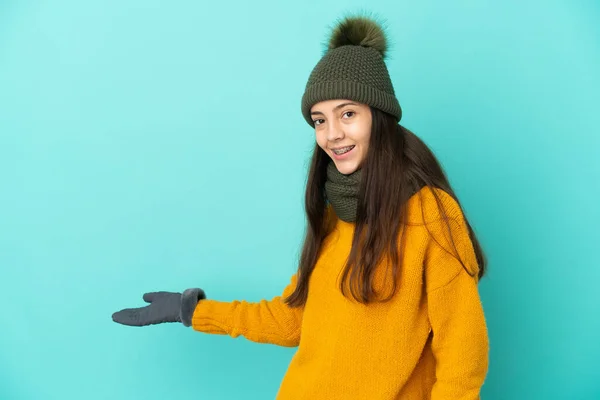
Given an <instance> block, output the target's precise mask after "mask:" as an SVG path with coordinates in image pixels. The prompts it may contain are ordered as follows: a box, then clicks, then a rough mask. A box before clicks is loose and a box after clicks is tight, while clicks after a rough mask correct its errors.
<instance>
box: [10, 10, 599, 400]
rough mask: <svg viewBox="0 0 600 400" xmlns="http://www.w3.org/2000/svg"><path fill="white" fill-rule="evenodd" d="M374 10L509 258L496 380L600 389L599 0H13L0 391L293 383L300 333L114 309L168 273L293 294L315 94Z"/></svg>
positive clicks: (224, 288) (481, 218) (166, 283)
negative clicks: (121, 315)
mask: <svg viewBox="0 0 600 400" xmlns="http://www.w3.org/2000/svg"><path fill="white" fill-rule="evenodd" d="M367 5H368V7H367ZM360 10H366V11H367V12H373V13H375V15H377V16H379V17H380V18H382V19H384V21H385V22H386V23H387V26H388V34H389V37H390V40H391V48H390V52H389V54H390V56H389V59H388V66H389V70H390V74H391V76H392V79H393V81H394V85H395V88H396V91H397V94H398V97H399V99H400V102H401V104H402V106H403V110H404V118H403V120H402V123H403V124H404V125H405V126H406V127H408V128H409V129H411V130H413V131H414V132H415V133H417V134H418V135H419V136H421V137H422V138H423V139H424V140H425V141H426V142H427V143H428V144H429V145H430V146H431V147H432V149H433V150H434V151H435V152H436V154H437V155H438V157H439V159H440V160H441V162H442V163H443V165H444V167H445V168H446V171H447V172H448V174H449V176H450V179H451V182H452V184H453V185H454V187H455V188H456V191H457V192H458V194H459V197H460V199H461V201H462V202H463V205H464V206H465V211H466V214H467V216H468V217H469V218H470V220H471V223H472V224H473V226H474V228H475V230H476V231H477V233H478V234H479V237H480V239H481V241H482V245H483V246H484V249H485V251H486V253H487V255H488V257H489V260H490V266H489V274H488V277H487V278H486V279H484V280H483V281H482V283H481V286H480V287H481V296H482V300H483V303H484V307H485V311H486V316H487V320H488V325H489V332H490V341H491V353H490V361H491V363H490V371H489V375H488V379H487V381H486V384H485V386H484V388H483V397H484V398H485V399H488V400H492V399H598V398H600V383H598V382H599V380H600V369H599V368H598V359H599V358H600V336H599V335H598V332H599V331H600V312H599V308H600V307H599V305H600V291H599V290H598V282H599V278H600V268H598V267H599V266H600V265H599V262H598V247H599V244H598V243H599V235H598V224H599V223H600V211H599V208H600V207H599V201H598V199H599V195H600V161H599V157H598V156H599V155H600V139H599V136H600V132H599V129H598V126H600V112H599V111H598V107H599V106H600V73H599V71H600V24H598V20H599V17H600V5H599V3H598V2H597V1H575V2H570V1H569V2H568V1H562V2H541V1H539V2H534V1H529V2H517V1H504V2H492V1H485V2H484V1H460V2H453V4H452V5H450V4H449V2H443V1H420V2H416V1H411V2H406V1H404V2H400V1H381V0H370V1H369V2H366V1H352V0H349V1H344V2H338V1H333V0H319V1H315V0H312V1H308V0H306V1H296V2H282V1H274V0H271V1H260V2H245V1H244V2H242V1H237V2H233V3H232V2H226V1H219V2H194V1H177V2H166V1H165V2H160V1H148V0H145V1H141V0H136V1H127V2H123V1H115V0H103V1H85V2H82V1H52V2H50V1H21V2H17V1H10V0H8V1H7V0H4V1H1V2H0V304H1V305H2V312H1V315H2V317H1V318H2V327H1V333H0V399H27V400H29V399H45V400H50V399H61V400H70V399H79V398H85V399H89V400H93V399H107V398H110V399H112V400H118V399H134V398H135V399H142V398H143V399H146V400H154V399H156V400H165V399H176V398H180V399H184V398H202V399H240V398H246V399H269V398H274V396H275V394H276V392H277V389H278V386H279V382H280V381H281V379H282V377H283V375H284V373H285V369H286V367H287V364H288V362H289V361H290V358H291V357H292V355H293V352H294V351H295V349H289V348H281V347H276V346H270V345H259V344H255V343H251V342H249V341H247V340H246V339H244V338H238V339H232V338H230V337H227V336H216V335H207V334H201V333H198V332H194V331H192V330H190V329H185V328H183V327H182V326H181V325H175V324H170V325H161V326H155V327H149V328H130V327H124V326H121V325H117V324H115V323H113V322H112V320H111V318H110V316H111V314H112V313H113V312H114V311H116V310H119V309H121V308H124V307H135V306H138V305H143V302H142V300H141V295H142V293H143V292H145V291H149V290H175V291H181V290H183V289H185V288H187V287H190V286H201V287H203V288H204V289H205V290H206V292H207V293H208V295H209V296H210V297H211V298H215V299H219V300H226V301H229V300H234V299H245V300H249V301H258V300H260V299H262V298H271V297H272V296H275V295H278V294H279V293H280V292H281V290H282V289H283V287H284V286H285V285H286V284H287V282H288V279H289V277H290V275H291V274H292V273H293V272H294V270H295V268H296V261H297V258H298V255H299V252H300V245H301V240H302V238H303V230H304V215H303V193H304V182H305V174H306V169H307V167H308V160H309V157H310V151H311V149H312V146H313V143H314V136H313V132H312V130H311V129H310V127H309V126H308V125H307V124H306V123H305V122H304V120H303V119H302V116H301V114H300V98H301V96H302V92H303V89H304V85H305V83H306V79H307V78H308V74H309V73H310V70H311V69H312V68H313V66H314V65H315V63H316V62H317V61H318V59H319V57H320V55H321V51H322V49H323V47H322V44H323V43H324V42H325V41H326V39H327V35H328V33H329V28H330V27H331V25H332V24H333V22H334V21H335V20H336V18H338V17H340V16H341V15H342V14H344V13H346V12H355V11H360Z"/></svg>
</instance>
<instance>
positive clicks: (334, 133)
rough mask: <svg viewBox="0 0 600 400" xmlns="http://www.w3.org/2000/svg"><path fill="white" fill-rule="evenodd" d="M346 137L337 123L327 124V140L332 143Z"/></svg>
mask: <svg viewBox="0 0 600 400" xmlns="http://www.w3.org/2000/svg"><path fill="white" fill-rule="evenodd" d="M343 137H344V131H343V129H342V128H341V127H340V126H339V125H338V124H337V123H336V122H332V123H330V124H327V140H328V141H330V142H335V141H337V140H339V139H342V138H343Z"/></svg>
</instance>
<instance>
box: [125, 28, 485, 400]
mask: <svg viewBox="0 0 600 400" xmlns="http://www.w3.org/2000/svg"><path fill="white" fill-rule="evenodd" d="M386 48H387V45H386V38H385V34H384V32H383V30H382V27H381V26H380V25H379V24H378V23H377V22H375V21H374V20H372V19H370V18H368V17H360V16H359V17H346V18H345V19H343V20H341V21H340V22H339V23H338V24H337V25H336V27H335V29H334V31H333V32H332V35H331V37H330V41H329V46H328V50H327V51H326V53H325V54H324V55H323V57H322V59H321V60H320V61H319V62H318V64H317V65H316V67H315V68H314V70H313V71H312V73H311V75H310V77H309V80H308V84H307V85H306V91H305V93H304V95H303V98H302V113H303V116H304V118H305V119H306V121H307V122H308V124H309V125H310V126H311V127H312V128H313V129H314V132H315V139H316V144H315V148H314V153H313V156H312V163H311V166H310V171H309V176H308V182H307V188H306V198H305V210H306V216H307V219H308V226H307V232H306V238H305V241H304V245H303V250H302V255H301V258H300V263H299V267H298V271H297V272H296V273H295V274H294V275H293V276H292V277H291V281H290V283H289V285H288V286H287V287H286V288H285V289H284V290H283V293H282V295H281V296H277V297H274V298H273V299H271V300H269V301H267V300H261V301H260V302H255V303H251V302H246V301H233V302H222V301H217V300H212V299H207V298H206V295H205V293H204V291H203V290H202V289H200V288H192V289H187V290H185V291H183V293H172V292H154V293H146V294H144V296H143V299H144V300H145V301H146V302H148V303H150V304H149V305H147V306H145V307H142V308H132V309H124V310H121V311H119V312H117V313H115V314H113V320H114V321H116V322H118V323H121V324H125V325H133V326H144V325H152V324H157V323H166V322H180V323H182V324H183V325H185V326H191V327H192V328H193V329H195V330H197V331H200V332H205V333H212V334H226V335H230V336H231V337H234V338H235V337H238V336H240V335H242V336H244V337H245V338H247V339H249V340H251V341H254V342H258V343H271V344H276V345H280V346H290V347H296V346H297V347H298V349H297V351H296V353H295V354H294V356H293V358H292V360H291V363H290V365H289V367H288V370H287V372H286V375H285V377H284V379H283V381H282V383H281V385H280V388H279V392H278V395H277V399H280V400H295V399H305V400H318V399H324V400H325V399H326V400H335V399H340V400H342V399H344V400H346V399H368V400H392V399H406V400H409V399H415V400H417V399H418V400H422V399H435V400H442V399H443V400H452V399H457V400H458V399H460V400H471V399H478V398H479V395H480V389H481V386H482V385H483V382H484V379H485V377H486V374H487V369H488V336H487V328H486V322H485V318H484V313H483V308H482V304H481V301H480V298H479V294H478V287H477V284H478V281H479V279H480V278H481V277H482V276H483V273H484V268H485V260H484V255H483V253H482V250H481V248H480V246H479V243H478V241H477V239H476V236H475V234H474V232H473V230H472V229H471V226H470V224H469V222H468V221H467V219H466V217H465V214H464V213H463V212H462V210H461V206H460V203H459V201H458V199H457V197H456V195H455V194H454V192H453V190H452V188H451V187H450V184H449V182H448V179H447V178H446V177H445V174H444V172H443V170H442V168H441V167H440V164H439V162H438V161H437V160H436V158H435V156H434V155H433V154H432V152H431V151H430V150H429V149H428V147H427V146H426V145H425V144H424V143H423V141H421V140H420V139H419V138H418V137H417V136H415V135H414V134H413V133H412V132H411V131H409V130H408V129H406V128H404V127H403V126H402V125H400V124H399V121H400V118H401V114H402V112H401V108H400V105H399V103H398V100H397V99H396V96H395V94H394V89H393V86H392V83H391V80H390V77H389V74H388V71H387V67H386V65H385V62H384V58H385V56H386Z"/></svg>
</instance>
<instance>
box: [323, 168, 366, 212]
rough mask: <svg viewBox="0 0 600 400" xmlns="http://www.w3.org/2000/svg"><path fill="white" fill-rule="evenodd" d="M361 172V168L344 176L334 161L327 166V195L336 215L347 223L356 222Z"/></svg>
mask: <svg viewBox="0 0 600 400" xmlns="http://www.w3.org/2000/svg"><path fill="white" fill-rule="evenodd" d="M361 171H362V170H361V169H360V168H359V169H357V170H356V171H354V172H353V173H351V174H350V175H344V174H342V173H341V172H340V171H338V169H337V167H336V166H335V163H334V162H333V160H332V161H330V162H329V164H328V165H327V181H326V182H325V194H326V195H327V200H329V202H330V203H331V206H332V207H333V210H334V211H335V214H336V215H337V216H338V217H339V218H340V219H342V220H343V221H346V222H355V220H356V207H357V204H358V189H359V185H360V177H361Z"/></svg>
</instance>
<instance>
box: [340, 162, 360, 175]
mask: <svg viewBox="0 0 600 400" xmlns="http://www.w3.org/2000/svg"><path fill="white" fill-rule="evenodd" d="M335 166H336V168H337V169H338V171H340V173H342V174H344V175H350V174H351V173H353V172H355V171H356V170H357V169H358V166H357V165H356V164H354V163H353V164H346V163H337V162H336V163H335Z"/></svg>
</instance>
